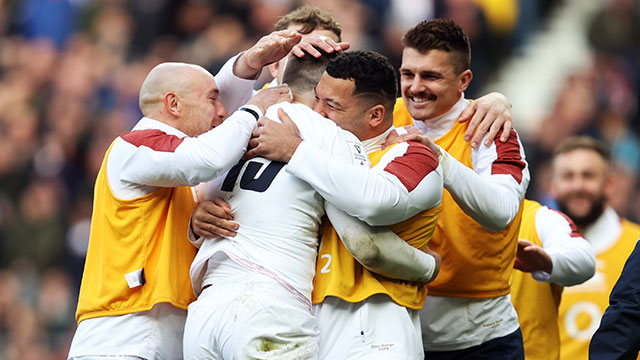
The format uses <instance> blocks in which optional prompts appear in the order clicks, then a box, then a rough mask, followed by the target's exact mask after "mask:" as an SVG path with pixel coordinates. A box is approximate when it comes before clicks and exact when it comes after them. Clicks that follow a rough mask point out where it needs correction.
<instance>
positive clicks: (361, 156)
mask: <svg viewBox="0 0 640 360" xmlns="http://www.w3.org/2000/svg"><path fill="white" fill-rule="evenodd" d="M348 143H349V149H351V156H352V157H353V160H354V161H355V163H356V164H360V165H363V166H368V165H369V158H368V157H367V154H366V151H365V150H364V147H363V146H362V144H360V143H355V142H353V141H349V142H348Z"/></svg>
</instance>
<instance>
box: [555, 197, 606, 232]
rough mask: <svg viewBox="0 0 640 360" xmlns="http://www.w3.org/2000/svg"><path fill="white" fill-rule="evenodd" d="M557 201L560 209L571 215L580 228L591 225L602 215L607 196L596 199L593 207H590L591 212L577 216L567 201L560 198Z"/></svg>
mask: <svg viewBox="0 0 640 360" xmlns="http://www.w3.org/2000/svg"><path fill="white" fill-rule="evenodd" d="M556 202H557V204H558V208H559V209H560V211H562V212H563V213H565V214H567V216H569V218H571V220H573V222H574V223H575V224H576V226H578V228H580V229H584V228H585V227H586V226H589V225H591V224H593V223H594V222H595V221H596V220H598V218H599V217H600V215H602V213H603V212H604V209H605V207H606V199H605V197H604V196H599V197H598V198H597V199H595V201H594V202H593V204H591V208H590V209H589V212H588V213H587V214H586V215H584V216H576V215H575V214H572V213H571V210H569V208H568V207H567V206H566V203H564V202H562V201H560V200H556Z"/></svg>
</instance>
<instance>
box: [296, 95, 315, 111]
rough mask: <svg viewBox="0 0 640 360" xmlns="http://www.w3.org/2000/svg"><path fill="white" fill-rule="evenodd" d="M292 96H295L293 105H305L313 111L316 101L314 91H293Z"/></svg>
mask: <svg viewBox="0 0 640 360" xmlns="http://www.w3.org/2000/svg"><path fill="white" fill-rule="evenodd" d="M292 94H293V101H292V102H293V103H298V104H304V105H307V106H308V107H310V108H312V109H313V103H314V101H315V99H316V97H315V94H314V92H313V91H307V92H302V93H298V92H295V91H292Z"/></svg>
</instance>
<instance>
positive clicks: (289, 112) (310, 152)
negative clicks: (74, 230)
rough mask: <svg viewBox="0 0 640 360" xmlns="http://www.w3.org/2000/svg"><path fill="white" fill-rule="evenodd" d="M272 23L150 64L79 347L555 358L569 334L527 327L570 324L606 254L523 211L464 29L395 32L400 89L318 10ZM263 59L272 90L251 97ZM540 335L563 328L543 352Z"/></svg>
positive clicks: (86, 279) (100, 242) (507, 144)
mask: <svg viewBox="0 0 640 360" xmlns="http://www.w3.org/2000/svg"><path fill="white" fill-rule="evenodd" d="M276 29H277V31H275V32H274V33H272V34H269V35H267V36H265V37H264V38H262V39H261V40H260V41H258V43H256V45H254V46H253V47H252V48H250V49H248V50H247V51H245V52H242V53H240V54H239V55H237V56H235V57H233V58H232V59H230V60H229V61H228V62H227V63H226V64H225V65H224V66H223V67H222V69H221V70H220V72H219V73H218V74H217V75H216V76H215V78H214V77H213V76H212V75H211V74H210V73H208V72H207V71H206V70H204V69H202V68H200V67H198V66H195V65H189V64H181V63H165V64H160V65H158V66H157V67H156V68H154V69H153V70H152V71H151V72H150V73H149V75H148V77H147V79H146V80H145V82H144V84H143V87H142V89H141V91H140V108H141V110H142V111H143V114H144V116H145V117H144V118H142V119H141V120H140V122H139V123H138V124H137V125H136V126H135V127H134V128H133V130H132V131H131V132H128V133H126V134H123V135H121V136H120V137H118V138H117V139H116V140H115V141H114V142H113V144H112V145H111V147H110V149H109V150H108V151H107V153H106V155H105V158H104V162H103V165H102V167H101V169H100V173H99V175H98V180H97V181H96V186H95V201H94V212H93V219H92V229H91V239H90V245H89V250H88V255H87V265H86V267H85V272H84V275H83V281H82V286H81V290H80V299H79V305H78V310H77V313H76V318H77V320H78V322H79V326H78V330H77V332H76V334H75V336H74V339H73V343H72V345H71V349H70V352H69V358H70V359H109V358H112V357H113V356H118V357H119V358H127V359H129V358H131V359H140V358H143V359H179V358H185V359H247V358H251V359H423V358H427V359H524V358H525V354H526V357H527V359H529V358H531V359H534V358H545V357H544V356H554V357H555V358H558V357H559V351H558V349H559V347H560V345H559V342H560V340H559V333H558V327H557V325H555V324H551V325H550V324H548V322H547V323H544V322H536V321H531V322H529V321H527V322H523V321H522V319H523V318H527V317H535V315H533V314H534V313H535V312H536V308H535V306H537V304H538V303H540V304H545V305H544V306H545V307H547V308H544V309H539V311H543V312H549V313H556V314H557V308H558V304H559V292H558V290H559V289H561V287H560V286H571V285H575V284H579V283H581V282H584V281H586V280H587V279H589V278H590V277H591V276H592V275H593V273H594V269H595V257H594V254H593V249H592V248H591V247H590V245H589V243H588V242H587V241H585V240H584V239H583V238H582V237H581V235H580V234H579V233H578V232H577V229H576V228H575V226H574V225H573V223H572V222H571V221H570V220H568V218H566V217H563V216H562V215H559V214H557V213H553V212H551V211H550V210H548V209H546V208H542V207H541V206H533V205H531V204H530V203H528V202H527V203H526V204H527V205H526V206H525V205H524V204H525V201H524V194H525V192H526V189H527V185H528V183H529V170H528V165H527V162H526V160H525V155H524V149H523V146H522V144H521V142H520V139H519V137H518V135H517V133H516V132H515V131H514V130H512V129H511V119H510V104H509V103H508V101H507V100H506V98H505V97H504V96H502V95H501V94H497V93H492V94H489V95H486V96H484V97H482V98H480V99H477V100H476V101H473V102H470V101H469V100H466V99H465V98H464V91H465V90H466V89H467V87H468V85H469V83H470V81H471V80H472V77H473V76H472V73H471V70H470V69H469V67H470V47H469V42H468V39H467V37H466V35H465V34H464V33H463V32H462V29H461V28H460V27H459V26H458V25H457V24H455V23H454V22H452V21H450V20H443V19H435V20H429V21H423V22H421V23H419V24H417V25H416V26H414V27H413V28H411V29H410V30H409V31H408V32H407V33H406V34H405V35H404V37H403V38H402V41H403V45H404V50H403V57H402V65H401V68H400V69H399V70H400V92H401V94H402V98H399V99H396V97H397V93H398V89H397V79H396V75H395V74H396V70H395V69H394V68H393V67H392V65H391V64H390V62H389V61H388V59H387V58H386V57H384V56H383V55H380V54H378V53H375V52H372V51H344V50H346V49H348V47H349V44H348V43H345V42H340V41H341V30H340V26H339V24H337V23H336V22H335V20H333V18H332V17H331V16H330V15H329V14H327V13H326V12H324V11H322V10H319V9H317V8H313V7H302V8H299V9H297V10H295V11H294V12H292V13H290V14H288V15H287V16H285V17H283V18H282V19H281V20H280V21H279V22H278V24H276ZM264 68H268V69H269V70H270V71H271V73H272V75H273V76H274V81H273V83H272V84H270V86H268V87H267V88H266V89H264V90H261V91H259V92H256V91H255V90H254V88H255V85H256V84H255V82H256V80H255V79H256V78H257V77H258V75H259V73H260V72H261V71H262V70H263V69H264ZM280 84H282V85H280ZM486 109H495V111H486ZM227 111H228V112H229V113H231V115H230V116H229V117H228V118H226V119H224V118H225V117H227ZM497 114H501V115H497ZM469 119H473V121H468V120H469ZM223 120H224V121H223ZM480 120H482V123H481V125H480V126H479V124H480ZM476 128H478V129H491V130H490V131H489V132H485V131H480V130H478V131H475V130H476ZM496 136H499V138H496V139H494V138H495V137H496ZM469 140H471V141H469ZM481 141H482V145H480V146H477V145H474V146H472V145H471V144H472V143H474V144H477V143H480V142H481ZM540 209H542V211H541V210H540ZM544 209H546V210H544ZM545 211H548V212H551V213H550V214H548V213H546V212H545ZM539 213H544V214H542V215H537V214H539ZM539 217H541V218H544V219H548V220H546V221H548V222H552V223H553V224H554V227H553V231H543V230H540V228H539V227H538V225H537V224H538V221H539V220H538V219H539ZM521 224H522V225H521ZM545 229H546V228H545ZM558 236H559V238H558ZM519 239H521V240H520V241H519ZM557 239H561V240H557ZM514 264H515V267H516V268H517V269H519V271H520V270H521V271H522V272H529V273H532V274H533V277H531V275H529V274H523V273H520V274H518V273H516V272H514V271H513V269H514ZM512 273H514V274H515V275H513V276H515V283H516V284H517V285H518V286H517V287H512V281H513V278H512ZM533 279H535V280H533ZM552 283H553V284H552ZM539 286H543V287H539ZM546 286H550V290H549V291H547V287H546ZM530 294H534V295H530ZM531 296H535V297H536V298H538V299H540V300H536V299H530V297H531ZM527 299H530V302H529V303H528V302H527ZM512 300H513V301H512ZM512 302H513V303H514V304H516V307H514V305H513V304H512ZM516 310H517V312H516ZM523 314H524V315H523ZM519 319H520V321H519ZM550 319H551V320H554V321H557V316H555V317H551V318H550ZM538 326H540V327H547V328H550V329H551V330H553V329H555V331H546V332H545V335H540V336H542V337H543V338H544V336H547V337H548V340H547V341H544V344H546V345H536V346H534V345H533V344H534V342H533V340H532V339H533V338H534V337H539V336H538V335H536V334H537V332H536V331H537V330H538V328H537V327H538ZM547 330H548V329H547ZM523 337H524V339H523ZM529 344H532V345H531V346H530V345H529ZM543 346H549V347H552V348H551V349H549V351H545V352H542V351H540V349H541V347H543Z"/></svg>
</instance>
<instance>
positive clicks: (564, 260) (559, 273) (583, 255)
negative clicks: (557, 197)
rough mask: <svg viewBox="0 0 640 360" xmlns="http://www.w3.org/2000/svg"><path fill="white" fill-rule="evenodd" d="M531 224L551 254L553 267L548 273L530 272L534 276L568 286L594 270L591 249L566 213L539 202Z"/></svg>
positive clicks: (593, 253) (594, 264) (590, 275)
mask: <svg viewBox="0 0 640 360" xmlns="http://www.w3.org/2000/svg"><path fill="white" fill-rule="evenodd" d="M535 225H536V232H537V233H538V236H539V237H540V240H541V241H542V248H543V249H544V251H546V252H547V253H548V254H549V256H551V261H552V263H553V268H552V270H551V274H547V273H544V272H537V271H536V272H533V273H532V276H533V278H534V279H536V280H538V281H546V282H554V283H557V284H559V285H563V286H572V285H577V284H580V283H583V282H585V281H587V280H589V279H590V278H591V277H592V276H593V274H595V271H596V257H595V252H594V250H593V248H592V247H591V244H589V242H588V241H587V240H586V239H585V238H583V237H582V236H581V235H580V233H579V232H578V228H577V227H576V226H575V224H574V223H573V221H571V220H570V219H569V218H568V217H567V216H566V215H564V214H562V213H560V212H557V211H555V210H552V209H549V208H548V207H546V206H543V207H541V208H540V209H538V211H537V212H536V216H535Z"/></svg>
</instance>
